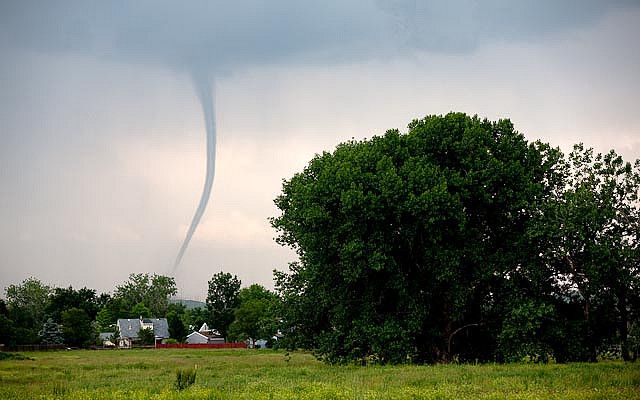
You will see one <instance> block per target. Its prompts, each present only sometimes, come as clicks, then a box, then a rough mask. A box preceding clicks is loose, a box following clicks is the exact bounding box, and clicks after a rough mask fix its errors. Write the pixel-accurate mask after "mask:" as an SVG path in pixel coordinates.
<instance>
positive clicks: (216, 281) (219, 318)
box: [196, 272, 241, 338]
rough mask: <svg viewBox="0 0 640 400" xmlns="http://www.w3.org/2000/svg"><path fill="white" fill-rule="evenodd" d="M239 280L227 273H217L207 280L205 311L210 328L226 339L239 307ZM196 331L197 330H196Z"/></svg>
mask: <svg viewBox="0 0 640 400" xmlns="http://www.w3.org/2000/svg"><path fill="white" fill-rule="evenodd" d="M240 284H241V282H240V279H238V277H237V276H235V275H231V274H230V273H228V272H218V273H216V274H214V275H213V276H212V277H211V279H210V280H209V290H208V291H207V310H208V312H209V322H210V323H211V327H212V328H214V329H217V330H218V332H220V334H221V335H222V336H223V337H225V338H227V336H228V334H229V325H231V323H232V322H233V320H234V318H235V317H234V311H235V309H236V307H238V305H239V298H238V294H239V293H240ZM196 329H197V328H196Z"/></svg>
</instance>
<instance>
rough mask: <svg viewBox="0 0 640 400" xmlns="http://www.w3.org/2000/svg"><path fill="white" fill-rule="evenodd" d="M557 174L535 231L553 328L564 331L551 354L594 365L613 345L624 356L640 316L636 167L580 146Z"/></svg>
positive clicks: (639, 171) (639, 177)
mask: <svg viewBox="0 0 640 400" xmlns="http://www.w3.org/2000/svg"><path fill="white" fill-rule="evenodd" d="M563 173H564V175H565V180H564V181H565V186H564V188H563V190H562V191H560V192H559V194H558V195H557V197H556V199H555V201H552V202H548V203H547V205H546V207H545V208H544V212H543V213H542V216H541V218H540V221H539V222H540V224H539V226H540V228H539V230H538V231H537V233H538V234H539V235H540V236H541V237H542V238H544V239H545V240H546V241H547V245H546V247H544V252H543V253H541V255H542V258H543V260H542V261H543V262H544V263H545V264H546V266H547V269H548V273H547V275H548V281H549V282H550V284H551V285H552V286H553V287H552V297H553V299H554V302H555V303H556V308H557V321H556V325H557V326H558V327H559V328H560V329H564V330H565V331H564V332H561V336H562V337H563V340H557V341H556V342H557V343H556V346H555V347H556V349H555V353H556V356H557V358H559V359H566V360H591V361H595V360H596V356H597V351H598V350H599V349H601V348H603V347H606V346H607V345H610V344H612V343H616V342H617V343H618V344H619V345H620V348H621V351H622V355H623V357H624V358H625V359H629V357H630V354H629V345H628V339H629V331H628V327H629V325H630V324H631V323H632V322H634V321H637V320H638V311H640V310H639V309H638V303H639V298H640V292H639V290H638V289H639V285H638V283H639V282H640V270H639V269H638V266H639V261H640V258H639V257H638V245H639V243H640V235H639V234H640V232H639V230H638V222H639V216H640V205H639V203H638V200H639V195H640V162H636V163H635V166H634V165H632V164H631V163H629V162H625V161H624V160H623V159H622V157H620V156H619V155H618V154H616V153H615V152H614V151H610V152H609V153H606V154H595V153H594V152H593V150H592V149H589V148H585V147H584V146H583V145H582V144H580V145H576V146H575V147H574V150H573V151H572V152H571V153H570V154H569V155H568V157H567V159H566V162H565V164H564V168H563ZM576 343H578V344H579V346H577V347H576V346H575V345H576ZM567 349H573V351H567Z"/></svg>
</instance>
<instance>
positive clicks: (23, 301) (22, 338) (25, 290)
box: [5, 277, 51, 344]
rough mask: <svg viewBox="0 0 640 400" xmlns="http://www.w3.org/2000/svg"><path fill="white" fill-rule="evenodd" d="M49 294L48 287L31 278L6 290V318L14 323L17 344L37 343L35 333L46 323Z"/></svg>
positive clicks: (49, 289)
mask: <svg viewBox="0 0 640 400" xmlns="http://www.w3.org/2000/svg"><path fill="white" fill-rule="evenodd" d="M50 293H51V288H50V287H49V286H47V285H45V284H43V283H42V282H41V281H40V280H38V279H36V278H33V277H31V278H27V279H25V280H24V281H22V283H21V284H19V285H9V286H8V287H7V288H6V290H5V294H6V299H7V302H6V307H7V311H8V318H9V319H10V320H12V321H13V323H14V326H15V333H16V334H15V336H14V338H15V340H16V342H17V343H18V344H21V343H34V342H35V341H37V338H38V336H37V333H38V331H39V329H40V327H42V324H43V323H44V322H45V321H46V310H47V307H48V304H49V294H50Z"/></svg>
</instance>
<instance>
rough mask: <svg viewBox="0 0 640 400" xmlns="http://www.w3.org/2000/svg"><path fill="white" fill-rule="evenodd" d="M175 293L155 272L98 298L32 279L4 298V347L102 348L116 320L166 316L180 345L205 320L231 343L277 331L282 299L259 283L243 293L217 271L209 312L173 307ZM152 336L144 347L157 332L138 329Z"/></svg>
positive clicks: (0, 316)
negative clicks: (278, 306)
mask: <svg viewBox="0 0 640 400" xmlns="http://www.w3.org/2000/svg"><path fill="white" fill-rule="evenodd" d="M176 294H177V288H176V283H175V279H174V278H172V277H168V276H163V275H156V274H153V275H149V274H142V273H139V274H135V273H134V274H131V275H130V276H129V279H128V280H127V281H126V282H125V283H123V284H122V285H119V286H116V288H115V290H114V291H113V293H112V294H109V293H102V294H100V295H98V294H97V292H96V291H95V290H94V289H89V288H86V287H85V288H82V289H74V288H73V287H71V286H69V287H68V288H60V287H55V288H52V287H50V286H48V285H46V284H44V283H43V282H41V281H40V280H38V279H36V278H33V277H31V278H28V279H25V280H24V281H23V282H22V283H20V284H17V285H10V286H9V287H7V288H6V290H5V298H4V299H0V344H5V345H7V346H13V345H21V344H65V345H67V346H71V347H88V346H91V345H94V344H100V345H101V343H99V341H98V333H99V332H112V333H114V334H115V333H116V321H117V320H118V319H119V318H167V323H168V325H169V333H170V335H171V338H173V339H174V340H176V341H178V342H182V341H184V340H185V338H186V336H187V335H188V334H189V333H190V330H189V329H195V330H198V329H199V328H200V326H202V324H204V323H205V322H206V323H207V324H208V325H209V326H210V327H212V328H213V329H216V330H218V331H219V332H220V333H221V334H222V335H223V336H224V337H225V338H226V339H227V340H254V341H255V340H256V339H263V338H264V339H269V338H271V337H272V336H273V335H274V334H275V333H276V328H275V324H274V322H273V321H274V320H275V317H273V315H274V314H273V313H274V312H275V309H276V303H277V297H276V295H275V294H274V293H272V292H270V291H268V290H267V289H265V288H264V287H262V286H260V285H256V284H254V285H251V286H250V287H247V288H241V287H240V280H239V279H238V278H237V277H235V276H232V275H231V274H228V273H224V272H220V273H218V274H215V275H213V277H212V279H211V281H210V282H209V293H208V296H207V302H206V307H196V308H191V309H187V308H186V306H185V305H183V304H181V303H180V302H174V301H171V298H172V297H174V296H175V295H176ZM267 326H268V327H269V328H270V329H271V330H269V329H267ZM147 333H148V334H150V335H151V336H150V337H141V341H142V342H149V341H150V343H153V340H154V338H153V334H151V333H150V332H146V331H145V332H142V331H141V334H142V335H143V336H144V334H147Z"/></svg>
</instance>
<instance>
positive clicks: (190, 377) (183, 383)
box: [174, 368, 196, 390]
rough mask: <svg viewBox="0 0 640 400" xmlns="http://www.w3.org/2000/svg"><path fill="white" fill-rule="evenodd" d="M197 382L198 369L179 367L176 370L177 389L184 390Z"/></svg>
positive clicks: (175, 385)
mask: <svg viewBox="0 0 640 400" xmlns="http://www.w3.org/2000/svg"><path fill="white" fill-rule="evenodd" d="M195 382H196V370H195V369H194V368H189V369H179V370H177V371H176V382H175V384H174V387H175V388H176V390H184V389H186V388H188V387H189V386H191V385H193V384H194V383H195Z"/></svg>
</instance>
